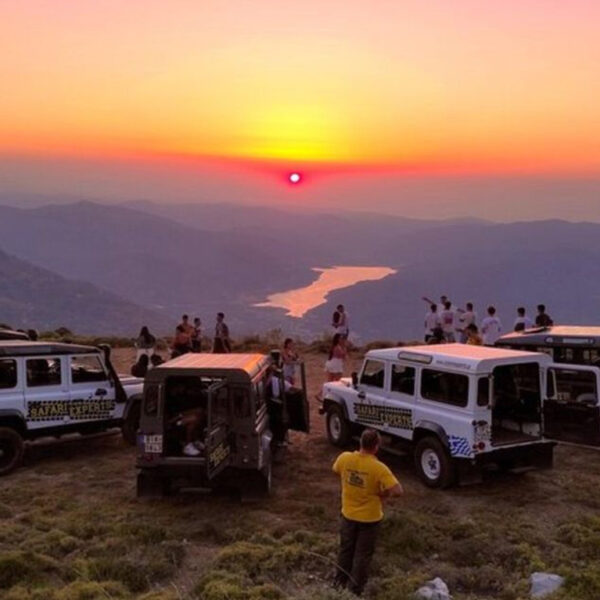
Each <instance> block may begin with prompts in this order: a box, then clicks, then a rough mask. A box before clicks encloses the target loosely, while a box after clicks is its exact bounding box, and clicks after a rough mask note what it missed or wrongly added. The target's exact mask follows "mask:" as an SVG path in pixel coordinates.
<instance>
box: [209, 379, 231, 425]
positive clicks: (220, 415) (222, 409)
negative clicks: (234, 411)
mask: <svg viewBox="0 0 600 600" xmlns="http://www.w3.org/2000/svg"><path fill="white" fill-rule="evenodd" d="M211 418H212V422H213V423H215V422H219V421H224V422H227V421H228V420H229V388H228V387H222V388H220V389H218V390H217V391H216V392H214V393H213V395H212V406H211Z"/></svg>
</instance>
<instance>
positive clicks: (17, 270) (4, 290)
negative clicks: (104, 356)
mask: <svg viewBox="0 0 600 600" xmlns="http://www.w3.org/2000/svg"><path fill="white" fill-rule="evenodd" d="M0 322H3V323H8V324H10V325H11V326H12V327H15V328H24V329H29V328H34V329H40V330H45V329H56V328H58V327H61V326H65V325H66V326H68V327H69V328H72V329H76V330H77V331H79V332H83V333H89V332H93V331H112V332H115V333H121V334H123V333H127V334H129V335H134V334H135V332H136V328H137V330H138V331H139V327H140V325H141V324H143V323H153V324H154V326H155V329H158V331H163V332H166V331H169V330H170V329H171V327H172V325H171V320H170V319H168V318H166V317H165V316H163V315H162V314H160V313H158V312H156V311H153V310H149V309H147V308H143V307H141V306H139V305H137V304H134V303H133V302H130V301H128V300H124V299H123V298H121V297H119V296H117V295H115V294H112V293H110V292H107V291H105V290H101V289H99V288H97V287H96V286H94V285H92V284H91V283H88V282H84V281H74V280H71V279H66V278H65V277H61V276H60V275H57V274H56V273H53V272H51V271H48V270H46V269H42V268H40V267H37V266H34V265H32V264H30V263H28V262H26V261H23V260H21V259H18V258H16V257H14V256H11V255H10V254H6V253H5V252H3V251H2V250H0Z"/></svg>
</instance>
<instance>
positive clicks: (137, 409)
mask: <svg viewBox="0 0 600 600" xmlns="http://www.w3.org/2000/svg"><path fill="white" fill-rule="evenodd" d="M141 410H142V402H141V400H136V401H134V402H133V404H132V405H131V406H130V407H129V410H128V411H127V417H125V420H124V421H123V425H121V433H122V434H123V439H124V440H125V441H126V442H127V443H128V444H129V445H130V446H135V444H136V442H137V432H138V429H139V427H140V416H141Z"/></svg>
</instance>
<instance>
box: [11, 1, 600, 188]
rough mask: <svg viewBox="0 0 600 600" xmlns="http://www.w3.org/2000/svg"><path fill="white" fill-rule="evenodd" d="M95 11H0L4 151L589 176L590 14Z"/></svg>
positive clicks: (412, 9)
mask: <svg viewBox="0 0 600 600" xmlns="http://www.w3.org/2000/svg"><path fill="white" fill-rule="evenodd" d="M101 4H102V7H100V6H99V5H98V3H92V2H87V3H86V2H79V3H75V2H63V3H60V2H59V3H48V2H42V1H41V0H31V2H21V3H18V2H14V3H4V5H3V6H2V8H0V18H1V19H2V22H3V24H4V25H5V28H4V29H5V31H4V32H3V40H2V41H3V52H2V54H1V56H0V71H1V72H2V74H3V81H5V82H7V86H8V87H7V89H9V90H10V93H6V94H3V95H0V153H13V154H19V153H23V154H28V153H37V154H39V155H43V156H55V155H59V154H60V153H65V152H70V153H73V154H77V155H81V156H83V155H90V154H97V155H103V156H105V157H116V156H119V155H120V154H124V153H131V154H135V153H137V154H139V155H150V154H153V155H159V154H164V155H169V154H171V155H185V156H192V157H201V158H205V157H217V158H224V159H226V160H230V161H232V162H235V161H236V160H239V159H241V160H247V161H263V162H265V163H269V162H271V163H274V164H277V165H278V167H277V168H279V167H281V166H282V164H284V165H286V167H284V168H289V169H295V168H299V166H300V165H302V166H304V165H307V164H311V165H312V164H314V165H325V166H326V165H331V164H334V165H349V166H351V167H352V168H364V169H370V168H378V167H380V166H382V165H386V166H388V165H393V166H396V167H398V168H400V169H404V168H407V167H411V166H414V165H417V166H418V168H419V170H426V169H427V168H429V169H431V170H432V171H435V170H436V169H437V168H438V167H439V166H440V165H442V166H443V168H444V169H445V170H446V169H447V170H451V169H453V168H454V169H456V170H458V171H462V172H464V171H469V170H471V171H472V172H481V171H484V170H486V169H490V168H491V169H492V170H496V171H497V170H502V171H514V170H515V169H517V170H523V169H524V170H531V171H540V172H548V171H552V170H555V171H558V170H565V169H566V170H574V171H579V170H597V169H600V146H599V145H598V139H600V104H599V103H598V102H597V101H596V99H597V98H598V96H600V76H599V75H600V72H599V71H598V65H599V64H600V42H599V41H598V39H599V38H598V36H597V31H596V27H595V24H596V23H597V22H598V20H599V19H600V3H597V2H596V3H592V2H589V0H573V2H570V3H558V2H557V3H552V10H544V9H543V8H542V7H541V5H540V3H530V4H528V5H527V7H526V8H524V6H523V3H522V2H517V0H505V1H504V2H500V0H490V2H486V3H483V4H481V3H480V5H478V8H477V10H476V11H474V10H473V2H472V1H471V0H457V1H456V2H451V3H449V2H447V1H446V0H432V2H431V3H404V2H384V3H383V5H382V8H381V10H380V11H378V12H377V13H376V14H375V13H373V11H372V8H371V7H370V6H369V5H368V3H363V2H359V1H358V0H345V1H342V0H331V2H329V3H322V2H317V0H305V2H302V3H298V2H292V1H291V0H279V2H275V1H270V0H268V1H267V0H265V2H259V3H239V6H238V7H237V9H236V10H235V11H231V10H227V8H226V7H225V6H224V3H222V2H216V1H214V2H213V1H212V0H206V2H201V3H189V2H184V1H176V2H174V3H173V6H170V7H169V10H165V4H164V2H160V1H159V0H144V1H143V2H142V0H130V1H129V2H112V1H111V2H106V3H101ZM542 4H543V3H542ZM516 11H518V13H519V15H520V18H519V19H515V14H516ZM141 15H143V18H141V17H140V16H141ZM340 15H343V18H341V17H340ZM515 90H518V93H515ZM281 172H282V171H281V169H279V170H278V171H277V173H278V174H280V173H281ZM310 172H311V178H312V174H313V173H314V170H313V169H312V167H311V171H310Z"/></svg>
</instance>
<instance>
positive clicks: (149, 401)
mask: <svg viewBox="0 0 600 600" xmlns="http://www.w3.org/2000/svg"><path fill="white" fill-rule="evenodd" d="M159 389H160V387H159V386H158V385H154V384H153V385H147V386H146V389H145V390H144V413H145V414H147V415H148V416H149V417H153V416H155V415H156V414H158V391H159Z"/></svg>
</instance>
